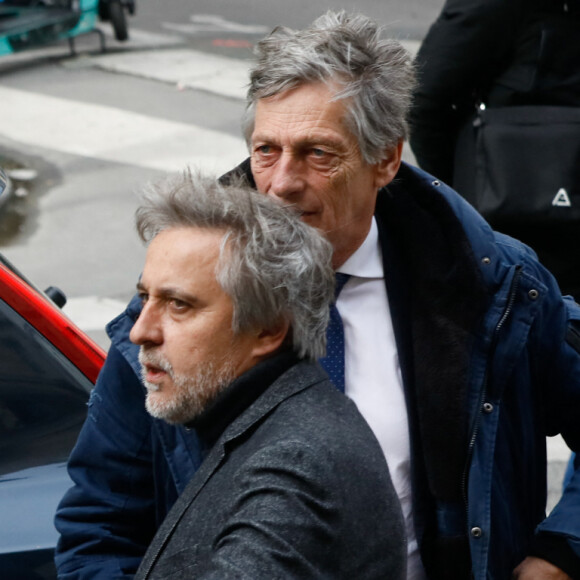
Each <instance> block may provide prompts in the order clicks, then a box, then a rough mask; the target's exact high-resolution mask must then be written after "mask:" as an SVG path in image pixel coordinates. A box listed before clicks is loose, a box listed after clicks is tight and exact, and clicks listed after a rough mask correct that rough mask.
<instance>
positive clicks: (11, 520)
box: [0, 171, 105, 580]
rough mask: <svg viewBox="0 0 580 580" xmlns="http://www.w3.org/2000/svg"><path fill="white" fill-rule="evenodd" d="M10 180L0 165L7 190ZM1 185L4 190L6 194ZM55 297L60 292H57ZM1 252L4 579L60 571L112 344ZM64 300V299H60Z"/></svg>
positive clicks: (38, 579) (0, 537) (0, 550)
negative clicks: (90, 413) (78, 451)
mask: <svg viewBox="0 0 580 580" xmlns="http://www.w3.org/2000/svg"><path fill="white" fill-rule="evenodd" d="M3 183H6V181H5V180H4V179H3V176H2V174H1V171H0V189H1V188H2V184H3ZM1 193H2V192H1V191H0V195H1ZM51 296H52V298H51ZM65 300H66V299H65V297H64V295H63V294H62V293H61V292H60V291H59V290H58V289H56V288H49V289H48V290H47V291H46V292H41V291H39V290H38V289H36V288H34V286H33V285H32V284H31V283H30V282H28V281H27V280H26V279H25V278H24V276H23V275H22V274H20V273H19V272H18V270H17V269H16V268H15V267H14V266H13V265H11V264H10V263H9V261H8V260H6V258H5V257H4V256H2V254H0V514H2V516H1V518H0V521H1V522H2V525H1V526H0V578H6V580H19V579H26V580H48V579H54V578H56V572H55V568H54V564H53V554H54V547H55V545H56V540H57V537H58V536H57V533H56V530H55V529H54V526H53V518H54V513H55V511H56V506H57V504H58V502H59V501H60V498H61V497H62V496H63V494H64V492H65V491H66V489H67V488H68V487H70V485H71V482H70V480H69V478H68V475H67V472H66V460H67V458H68V455H69V453H70V451H71V449H72V447H73V445H74V443H75V441H76V438H77V435H78V432H79V430H80V427H81V426H82V423H83V421H84V418H85V416H86V402H87V400H88V395H89V391H90V390H91V388H92V387H93V385H94V382H95V380H96V378H97V374H98V372H99V370H100V368H101V366H102V364H103V362H104V358H105V353H104V351H103V350H102V349H101V348H100V347H99V346H98V345H97V344H95V343H94V342H93V341H92V340H91V339H90V338H89V337H87V336H86V335H85V334H84V333H83V332H82V331H81V330H80V329H79V328H77V327H76V326H75V325H74V324H73V323H72V322H71V321H70V320H69V319H68V318H67V317H66V316H65V315H64V314H63V313H62V312H61V310H60V308H59V306H58V305H57V303H58V304H60V305H61V306H62V305H63V303H64V302H65ZM55 302H56V303H55Z"/></svg>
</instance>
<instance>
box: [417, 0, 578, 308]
mask: <svg viewBox="0 0 580 580" xmlns="http://www.w3.org/2000/svg"><path fill="white" fill-rule="evenodd" d="M415 62H416V65H417V68H418V75H419V83H418V86H417V89H416V91H415V95H414V105H413V108H412V110H411V115H410V124H411V137H410V144H411V148H412V150H413V153H414V155H415V157H416V159H417V162H418V164H419V165H420V166H421V168H423V169H425V170H426V171H428V172H429V173H432V174H433V175H435V176H436V177H438V178H439V179H441V180H443V181H445V182H446V183H449V184H451V185H453V186H454V187H455V188H456V189H457V190H458V191H459V193H462V188H461V185H460V183H459V182H458V180H457V173H456V169H458V168H456V167H454V155H455V146H456V140H457V137H458V133H459V130H460V128H461V127H462V126H463V125H464V123H465V122H466V121H467V120H468V119H469V118H470V117H471V116H472V115H473V113H474V110H475V107H476V106H477V104H478V103H480V102H482V103H484V104H485V105H486V107H487V108H495V107H509V106H518V105H547V106H564V107H580V66H579V63H580V2H579V1H578V0H447V2H446V3H445V5H444V7H443V9H442V12H441V14H440V16H439V17H438V19H437V20H436V21H435V23H434V24H433V25H432V26H431V28H430V30H429V32H428V34H427V36H426V38H425V40H424V42H423V44H422V46H421V48H420V50H419V52H418V55H417V57H416V61H415ZM557 146H558V144H555V147H557ZM530 169H533V168H530ZM521 194H522V195H525V192H524V191H522V192H521ZM484 217H486V216H484ZM488 219H489V221H490V223H491V225H492V226H493V227H494V228H495V229H497V230H499V231H502V232H504V233H507V234H509V235H511V236H513V237H515V238H517V239H520V240H522V241H524V242H526V243H527V244H528V245H530V246H532V248H533V249H534V250H535V251H536V252H537V254H538V256H539V258H540V261H541V262H542V263H543V264H544V265H545V266H546V267H547V268H548V269H549V270H550V271H551V272H552V273H553V274H554V275H555V276H556V278H557V280H558V282H559V284H560V286H561V288H562V291H563V293H564V294H572V295H573V296H574V298H575V299H576V301H579V300H580V244H579V243H578V231H579V227H580V224H578V223H577V222H576V221H572V222H565V223H555V222H553V221H550V220H549V218H547V220H546V222H545V223H542V224H529V223H523V222H519V221H515V220H511V219H508V220H502V221H501V223H500V222H499V221H498V220H497V219H496V220H495V221H494V219H491V218H488Z"/></svg>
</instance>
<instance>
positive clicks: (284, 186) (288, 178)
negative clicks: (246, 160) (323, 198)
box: [269, 152, 305, 199]
mask: <svg viewBox="0 0 580 580" xmlns="http://www.w3.org/2000/svg"><path fill="white" fill-rule="evenodd" d="M304 172H305V167H304V164H303V163H302V162H301V161H300V159H297V158H296V157H295V156H293V155H292V154H290V153H285V152H284V153H282V155H281V156H280V159H278V162H277V163H276V166H275V168H274V173H273V175H272V180H271V182H270V191H269V193H270V194H271V195H274V196H275V197H278V198H280V199H288V198H290V197H292V196H293V195H295V194H297V193H300V192H301V191H302V190H303V188H304V179H305V175H304Z"/></svg>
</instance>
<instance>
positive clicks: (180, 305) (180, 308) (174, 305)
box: [168, 297, 189, 314]
mask: <svg viewBox="0 0 580 580" xmlns="http://www.w3.org/2000/svg"><path fill="white" fill-rule="evenodd" d="M168 303H169V307H170V308H171V310H172V312H175V313H176V314H182V313H184V312H186V311H187V310H189V304H188V303H187V302H185V301H184V300H181V299H179V298H175V297H173V298H170V299H169V300H168Z"/></svg>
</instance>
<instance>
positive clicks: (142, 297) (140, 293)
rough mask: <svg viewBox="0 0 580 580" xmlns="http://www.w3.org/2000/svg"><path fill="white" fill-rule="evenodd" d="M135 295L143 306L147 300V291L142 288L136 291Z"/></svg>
mask: <svg viewBox="0 0 580 580" xmlns="http://www.w3.org/2000/svg"><path fill="white" fill-rule="evenodd" d="M137 296H138V297H139V300H140V301H141V305H142V306H145V304H147V300H149V294H148V293H147V292H145V291H144V290H139V291H138V292H137Z"/></svg>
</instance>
